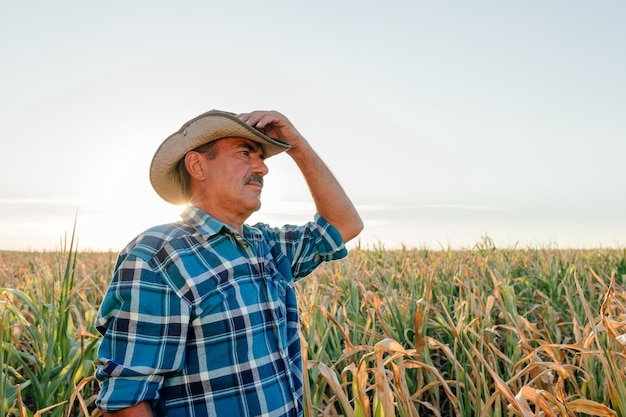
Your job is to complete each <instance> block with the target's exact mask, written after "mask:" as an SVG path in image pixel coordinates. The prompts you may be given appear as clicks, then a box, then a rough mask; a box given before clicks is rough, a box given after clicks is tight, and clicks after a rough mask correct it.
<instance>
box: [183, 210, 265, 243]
mask: <svg viewBox="0 0 626 417" xmlns="http://www.w3.org/2000/svg"><path fill="white" fill-rule="evenodd" d="M180 217H181V218H182V221H183V223H185V224H188V225H189V226H191V227H193V228H194V229H195V230H196V231H197V232H198V233H199V234H200V235H201V236H203V237H204V238H205V239H208V238H210V237H212V236H214V235H217V234H220V233H225V234H228V233H232V234H239V233H238V232H237V231H236V230H235V229H232V228H231V227H229V226H227V225H226V224H224V223H222V222H221V221H219V220H216V219H214V218H213V217H211V216H210V215H208V214H207V213H205V212H204V211H202V210H200V209H199V208H198V207H195V206H187V207H185V209H184V210H183V212H182V213H181V215H180ZM243 231H244V236H245V237H249V236H250V237H252V236H254V237H256V236H257V235H259V234H261V232H260V231H259V230H258V229H257V228H255V227H252V226H248V225H246V224H244V225H243Z"/></svg>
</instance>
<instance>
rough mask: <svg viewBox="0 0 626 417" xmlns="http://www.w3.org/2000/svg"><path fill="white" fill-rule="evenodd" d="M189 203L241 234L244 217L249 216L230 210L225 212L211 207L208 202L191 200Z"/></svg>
mask: <svg viewBox="0 0 626 417" xmlns="http://www.w3.org/2000/svg"><path fill="white" fill-rule="evenodd" d="M191 205H193V206H194V207H197V208H199V209H200V210H202V211H204V212H205V213H206V214H208V215H209V216H211V217H213V218H214V219H215V220H218V221H220V222H222V223H224V224H225V225H226V226H228V227H230V228H232V229H234V230H236V231H237V232H239V234H240V235H242V236H243V224H244V223H245V221H246V219H247V218H248V217H249V216H250V214H247V215H246V214H243V213H242V214H238V213H235V212H231V211H229V212H226V211H223V210H220V209H219V208H216V207H212V206H211V205H210V204H203V203H199V202H194V201H192V202H191Z"/></svg>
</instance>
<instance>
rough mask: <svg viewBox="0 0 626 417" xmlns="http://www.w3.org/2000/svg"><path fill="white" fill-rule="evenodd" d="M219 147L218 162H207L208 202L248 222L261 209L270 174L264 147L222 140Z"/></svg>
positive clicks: (205, 184)
mask: <svg viewBox="0 0 626 417" xmlns="http://www.w3.org/2000/svg"><path fill="white" fill-rule="evenodd" d="M215 146H216V148H215V150H216V157H215V159H206V161H205V163H206V165H205V166H206V167H207V170H206V177H205V182H204V190H203V191H204V195H205V198H206V199H207V200H208V201H210V204H211V206H213V207H219V209H220V210H221V211H224V212H226V213H230V214H236V215H243V216H245V217H246V218H247V217H248V216H249V215H250V214H252V213H253V212H254V211H257V210H259V209H260V208H261V190H262V189H263V177H264V176H265V175H266V174H267V173H268V168H267V165H265V162H264V159H265V155H264V151H263V147H262V146H261V145H260V144H258V143H257V142H254V141H252V140H249V139H243V138H226V139H220V140H219V141H218V142H217V143H216V144H215Z"/></svg>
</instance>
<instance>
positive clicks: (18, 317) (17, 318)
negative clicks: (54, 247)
mask: <svg viewBox="0 0 626 417" xmlns="http://www.w3.org/2000/svg"><path fill="white" fill-rule="evenodd" d="M76 260H77V252H76V250H75V247H74V235H72V238H71V240H70V241H69V244H68V243H67V240H66V241H65V243H64V245H63V249H62V252H61V253H60V254H59V256H58V258H57V261H56V263H55V265H54V266H53V267H49V266H48V265H47V264H42V265H40V267H39V270H38V271H37V277H36V279H33V281H32V284H33V285H32V287H31V288H30V289H24V290H20V289H16V288H2V289H0V294H1V295H2V296H3V298H4V300H5V301H4V304H3V306H2V308H3V320H2V321H3V329H11V331H10V332H11V333H12V337H13V340H11V341H9V340H6V335H7V331H3V332H2V333H3V334H4V336H3V340H2V358H3V362H4V365H3V380H2V381H3V384H4V387H3V389H4V390H5V392H6V393H7V395H6V396H5V404H4V407H5V411H6V410H7V409H9V411H8V412H9V415H10V413H13V414H15V415H24V413H26V412H29V413H30V412H33V411H37V410H39V411H40V412H41V410H44V409H45V410H48V412H49V413H50V415H53V416H61V415H63V412H64V408H63V406H62V405H64V404H65V403H66V402H67V401H68V400H69V399H70V397H71V395H72V394H73V392H74V388H75V386H76V385H77V384H79V383H80V381H81V380H82V379H83V378H85V377H87V376H88V375H91V374H92V373H93V367H94V361H95V347H96V344H97V338H96V337H94V336H93V334H92V333H91V332H90V330H89V329H90V327H89V326H88V325H87V324H86V323H85V321H84V317H83V316H82V315H81V312H80V311H79V309H78V307H77V305H78V304H79V302H80V301H81V300H80V298H79V296H78V295H77V294H76V293H75V291H74V289H75V270H76ZM9 363H10V364H12V365H9ZM17 409H19V410H20V411H19V414H18V412H17V411H16V410H17ZM11 410H12V411H11Z"/></svg>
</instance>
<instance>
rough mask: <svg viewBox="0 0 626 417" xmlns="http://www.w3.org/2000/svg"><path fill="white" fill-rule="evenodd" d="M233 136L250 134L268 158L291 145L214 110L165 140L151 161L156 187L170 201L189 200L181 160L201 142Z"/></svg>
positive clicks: (231, 116) (153, 184)
mask: <svg viewBox="0 0 626 417" xmlns="http://www.w3.org/2000/svg"><path fill="white" fill-rule="evenodd" d="M231 137H235V138H246V139H250V140H253V141H255V142H258V143H260V144H262V145H263V148H264V151H265V157H266V158H269V157H270V156H274V155H276V154H278V153H280V152H283V151H286V150H287V149H289V148H290V147H291V146H290V145H289V144H288V143H286V142H283V141H281V140H279V139H274V138H271V137H269V136H267V135H265V134H263V133H261V132H260V131H258V130H257V129H255V128H253V127H252V126H250V125H248V124H247V123H244V122H242V121H241V120H239V119H238V118H237V116H236V115H235V114H234V113H230V112H225V111H221V110H211V111H209V112H206V113H203V114H201V115H199V116H197V117H195V118H193V119H191V120H190V121H188V122H187V123H185V124H184V125H183V126H182V127H181V128H180V129H179V130H178V131H177V132H176V133H174V134H172V135H170V136H169V137H168V138H167V139H165V140H164V141H163V143H161V146H159V148H158V149H157V151H156V153H155V154H154V157H153V158H152V163H151V164H150V183H151V184H152V187H153V188H154V190H155V191H156V192H157V194H158V195H159V196H160V197H161V198H162V199H163V200H165V201H167V202H168V203H172V204H176V205H181V204H186V203H188V201H187V197H186V196H185V192H184V190H183V187H182V185H181V182H180V179H179V178H178V175H177V173H176V165H177V164H178V161H180V160H181V159H182V158H183V157H184V156H185V155H186V154H187V152H189V151H191V150H193V149H195V148H197V147H199V146H202V145H204V144H207V143H209V142H213V141H215V140H218V139H224V138H231Z"/></svg>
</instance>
